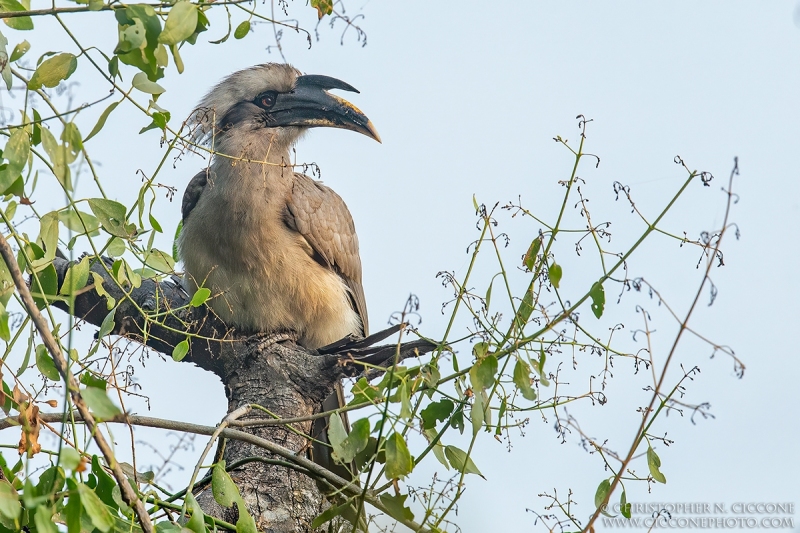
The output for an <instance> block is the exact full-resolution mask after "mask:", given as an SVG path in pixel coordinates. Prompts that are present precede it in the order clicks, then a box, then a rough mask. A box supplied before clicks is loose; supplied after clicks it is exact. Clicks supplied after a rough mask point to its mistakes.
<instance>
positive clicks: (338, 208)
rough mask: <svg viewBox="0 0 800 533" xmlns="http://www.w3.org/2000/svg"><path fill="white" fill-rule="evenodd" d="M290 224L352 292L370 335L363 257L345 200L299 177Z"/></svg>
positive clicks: (288, 217)
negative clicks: (363, 276)
mask: <svg viewBox="0 0 800 533" xmlns="http://www.w3.org/2000/svg"><path fill="white" fill-rule="evenodd" d="M286 208H287V213H286V223H287V225H288V226H289V227H290V228H292V229H294V230H295V231H297V232H298V233H300V234H301V235H302V236H303V237H305V239H306V241H308V244H309V245H311V247H312V248H313V249H314V251H315V252H316V253H317V254H319V256H320V257H321V258H322V260H323V261H324V262H325V264H326V265H327V266H328V267H329V268H331V269H332V270H334V271H335V272H336V273H337V274H339V276H341V278H342V280H343V281H344V282H345V284H346V285H347V287H348V288H349V289H350V293H351V295H352V300H353V304H354V308H355V311H356V313H358V315H359V317H361V322H362V324H363V326H364V331H363V332H362V333H363V334H364V335H368V334H369V333H368V332H369V324H368V322H367V302H366V300H365V298H364V288H363V287H362V285H361V258H360V257H359V255H358V237H357V236H356V228H355V225H354V224H353V217H352V216H350V211H349V210H348V209H347V205H345V203H344V200H342V198H341V197H340V196H339V195H338V194H336V193H335V192H334V191H333V190H332V189H330V188H329V187H326V186H325V185H323V184H322V183H320V182H318V181H314V180H313V179H311V178H309V177H308V176H306V175H304V174H295V179H294V183H293V185H292V193H291V198H289V199H288V202H287V206H286Z"/></svg>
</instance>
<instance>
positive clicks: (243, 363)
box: [54, 257, 436, 533]
mask: <svg viewBox="0 0 800 533" xmlns="http://www.w3.org/2000/svg"><path fill="white" fill-rule="evenodd" d="M72 264H74V263H70V262H68V261H67V260H66V259H62V258H59V257H57V258H56V259H55V260H54V266H55V268H56V271H57V272H58V275H59V287H60V286H61V282H62V281H63V279H64V275H65V273H66V271H67V269H68V268H69V266H71V265H72ZM110 266H111V260H107V259H103V262H101V261H98V260H95V261H93V263H92V265H91V271H92V272H95V273H97V274H99V276H100V277H101V278H102V279H103V289H104V290H105V292H106V293H108V294H109V295H110V296H111V297H113V298H114V299H115V300H116V302H117V307H116V310H115V314H114V323H115V325H114V328H113V330H112V331H111V334H114V335H121V336H124V337H126V338H129V339H132V340H135V341H137V342H140V343H142V344H144V345H146V346H148V347H150V348H152V349H155V350H157V351H159V352H162V353H164V354H167V355H171V354H172V351H173V348H174V347H175V346H176V345H178V343H180V342H181V341H183V340H184V339H187V338H189V339H190V343H189V345H190V348H189V352H188V354H187V355H186V357H185V358H184V359H183V361H184V362H191V363H194V364H196V365H198V366H200V367H201V368H203V369H205V370H208V371H210V372H214V373H215V374H216V375H217V376H219V377H220V379H221V380H222V383H223V384H224V386H225V393H226V395H227V398H228V412H229V413H231V412H233V411H235V410H236V409H238V408H240V407H242V406H243V405H259V406H261V407H263V408H265V409H267V410H268V411H269V412H270V413H271V414H273V415H275V416H278V417H280V418H299V417H307V416H310V415H313V414H315V413H317V412H319V410H320V406H321V405H322V402H323V400H324V399H325V398H326V397H327V396H328V395H330V394H331V392H332V391H333V390H334V386H335V384H336V383H337V382H338V381H339V380H340V379H341V378H342V377H344V376H354V375H358V374H359V373H360V372H361V370H362V369H363V364H361V363H368V364H372V365H381V366H385V365H389V364H392V363H393V362H394V361H395V360H402V359H404V358H406V357H409V356H415V355H419V354H422V353H427V352H429V351H431V350H432V349H433V348H435V347H436V344H434V343H431V342H429V341H427V340H424V339H420V340H417V341H413V342H409V343H404V344H403V345H402V346H400V347H399V352H398V346H397V345H396V344H391V345H384V346H372V345H373V344H374V343H376V342H379V341H380V340H383V339H385V338H386V337H388V336H389V335H391V334H393V333H395V332H397V331H399V330H400V329H401V327H402V326H400V325H398V326H396V327H394V328H390V329H389V330H386V331H384V332H380V333H378V334H375V335H372V336H371V337H369V338H367V339H363V340H355V339H343V340H342V341H339V342H337V343H335V344H334V345H331V346H329V347H325V348H321V349H320V350H317V351H310V350H306V349H304V348H302V347H300V346H297V345H296V344H294V343H292V342H275V341H274V340H271V339H269V337H265V336H252V335H249V334H244V333H241V332H237V331H235V330H233V329H231V328H228V327H227V326H226V325H225V324H224V323H222V321H220V320H219V319H218V318H217V317H216V316H215V315H214V314H213V313H212V312H211V311H210V310H209V309H208V308H207V307H205V306H201V307H198V308H195V307H191V306H190V305H189V297H188V295H187V294H186V293H185V292H184V291H183V290H182V288H181V286H180V283H179V280H177V279H173V280H171V281H163V282H158V281H154V280H143V281H142V284H141V286H140V287H137V288H131V287H128V288H127V289H126V291H123V290H122V289H121V288H120V287H119V286H118V284H117V282H116V281H115V280H114V279H113V277H112V276H111V274H110V273H109V272H108V270H109V269H110ZM89 280H90V282H91V281H92V277H90V278H89ZM55 305H56V306H57V307H60V308H61V309H64V310H66V311H67V312H72V313H73V314H74V315H75V316H76V317H78V318H81V319H83V320H86V321H87V322H89V323H91V324H94V325H98V326H99V325H101V324H102V323H103V320H104V319H105V318H106V315H107V314H108V313H109V311H108V309H107V305H106V298H105V297H104V296H101V295H100V294H98V292H97V291H96V290H95V289H94V288H93V287H92V286H90V285H87V287H86V288H85V292H82V293H81V294H79V295H78V296H76V297H75V301H74V306H73V307H72V310H71V311H70V307H69V306H68V305H66V304H64V303H63V302H60V303H57V304H55ZM264 415H265V414H264V413H260V412H259V411H251V413H250V415H248V416H250V417H258V418H264ZM244 430H245V431H247V432H249V433H252V434H254V435H256V436H258V437H261V438H263V439H265V440H267V441H271V442H273V443H275V444H279V445H280V446H282V447H284V448H287V449H289V450H292V451H293V452H295V453H296V454H297V455H298V456H299V457H306V456H307V454H308V449H309V447H310V441H309V439H308V438H307V437H305V435H308V434H309V433H310V432H311V422H310V421H307V422H300V423H295V424H291V426H287V425H269V426H263V427H247V428H244ZM223 457H224V459H225V461H226V463H227V464H232V463H233V462H235V461H238V460H241V459H245V458H261V459H265V460H266V462H265V461H259V460H256V461H250V462H247V463H246V464H245V465H244V466H242V467H240V468H238V469H236V470H234V471H232V472H231V476H232V478H233V480H234V481H235V482H236V484H237V486H238V487H239V491H240V493H241V495H242V497H243V498H244V501H245V504H246V506H247V509H248V511H249V512H250V514H251V515H252V516H253V517H254V519H255V521H256V525H257V527H258V529H259V531H263V532H269V533H279V532H280V533H283V532H287V533H288V532H298V531H300V532H311V531H316V530H315V529H314V528H312V527H311V522H312V520H313V519H314V518H315V517H316V516H318V515H319V514H320V513H321V512H322V511H323V510H324V509H325V508H326V507H327V506H328V505H329V504H328V503H327V502H326V500H325V497H324V495H323V493H322V491H321V490H320V485H322V486H325V484H324V483H319V482H318V479H316V480H315V479H314V477H312V476H310V475H309V474H310V472H309V471H308V470H307V469H306V468H305V467H303V466H302V465H299V466H297V467H296V468H287V467H286V466H285V464H286V462H287V458H286V457H283V456H278V455H275V454H272V453H270V452H269V451H268V450H266V449H265V448H263V447H261V446H258V445H256V444H254V443H249V442H243V441H240V440H233V439H229V440H226V441H225V444H224V454H223ZM276 460H277V461H276ZM275 462H278V463H283V464H274V463H275ZM317 477H319V476H317ZM330 479H334V478H330ZM330 479H328V480H327V484H328V486H329V487H330V486H331V483H332V482H331V481H330ZM197 500H198V502H199V503H200V505H201V507H202V508H203V510H204V512H206V513H207V514H209V515H211V516H215V517H217V518H220V519H222V520H225V521H227V522H230V523H236V521H237V519H238V510H237V508H236V506H233V507H231V508H227V509H223V508H222V507H221V506H220V505H219V504H217V503H216V501H215V500H214V498H213V495H212V493H211V487H210V486H208V487H200V488H198V492H197ZM319 530H320V531H321V530H322V529H319Z"/></svg>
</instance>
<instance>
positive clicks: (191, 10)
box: [158, 1, 197, 46]
mask: <svg viewBox="0 0 800 533" xmlns="http://www.w3.org/2000/svg"><path fill="white" fill-rule="evenodd" d="M196 27H197V6H196V5H194V4H193V3H191V2H183V1H182V2H177V3H176V4H175V5H174V6H172V9H170V11H169V15H168V16H167V22H166V24H164V31H162V32H161V35H159V36H158V42H159V43H162V44H165V45H167V46H172V45H173V44H178V43H179V42H181V41H185V40H186V39H188V38H189V37H191V36H192V34H193V33H194V30H195V28H196Z"/></svg>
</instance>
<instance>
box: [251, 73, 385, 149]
mask: <svg viewBox="0 0 800 533" xmlns="http://www.w3.org/2000/svg"><path fill="white" fill-rule="evenodd" d="M330 89H340V90H343V91H350V92H355V93H358V90H356V88H355V87H353V86H352V85H350V84H348V83H345V82H343V81H341V80H337V79H336V78H332V77H330V76H318V75H307V76H298V78H297V81H296V84H295V87H294V90H293V91H292V92H289V93H283V94H279V95H278V97H277V100H276V102H275V105H274V106H273V107H272V108H270V109H269V110H268V112H267V115H266V125H267V127H280V126H302V127H306V128H316V127H329V128H342V129H346V130H352V131H356V132H358V133H362V134H364V135H366V136H367V137H371V138H372V139H375V140H376V141H378V142H381V137H380V135H378V130H376V129H375V126H374V125H373V124H372V121H370V119H369V118H367V116H366V115H364V113H362V112H361V110H360V109H358V108H357V107H356V106H354V105H353V104H351V103H350V102H348V101H347V100H345V99H344V98H341V97H339V96H336V95H335V94H331V93H329V92H328V90H330Z"/></svg>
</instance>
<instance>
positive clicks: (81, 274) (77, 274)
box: [61, 256, 89, 294]
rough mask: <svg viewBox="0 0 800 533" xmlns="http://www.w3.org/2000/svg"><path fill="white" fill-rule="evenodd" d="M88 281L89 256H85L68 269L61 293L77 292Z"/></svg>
mask: <svg viewBox="0 0 800 533" xmlns="http://www.w3.org/2000/svg"><path fill="white" fill-rule="evenodd" d="M87 281H89V256H84V257H83V259H81V260H80V262H79V263H75V264H74V265H72V266H71V267H69V269H68V270H67V273H66V274H65V275H64V283H62V284H61V294H75V293H76V292H77V291H78V290H80V289H82V288H84V287H85V286H86V282H87Z"/></svg>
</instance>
